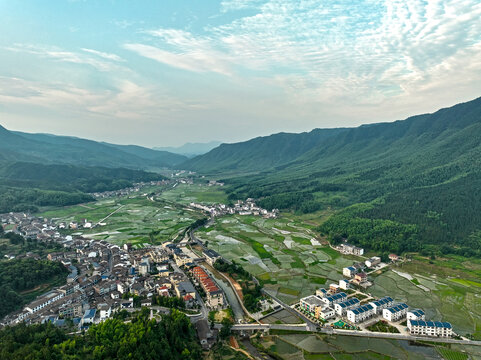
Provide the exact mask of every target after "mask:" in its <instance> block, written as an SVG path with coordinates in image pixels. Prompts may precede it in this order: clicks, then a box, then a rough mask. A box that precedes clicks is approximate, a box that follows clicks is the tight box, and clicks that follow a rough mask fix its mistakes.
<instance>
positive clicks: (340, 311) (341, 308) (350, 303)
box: [334, 297, 360, 316]
mask: <svg viewBox="0 0 481 360" xmlns="http://www.w3.org/2000/svg"><path fill="white" fill-rule="evenodd" d="M359 304H360V301H359V299H358V298H355V297H353V298H350V299H348V300H346V301H343V302H341V303H339V304H335V305H334V310H335V311H336V313H337V315H339V316H343V315H346V312H347V310H350V309H353V308H355V307H358V306H359Z"/></svg>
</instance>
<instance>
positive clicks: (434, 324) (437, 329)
mask: <svg viewBox="0 0 481 360" xmlns="http://www.w3.org/2000/svg"><path fill="white" fill-rule="evenodd" d="M408 329H409V333H410V334H411V335H425V336H437V337H450V336H453V327H452V325H451V324H450V323H448V322H441V321H424V320H409V321H408Z"/></svg>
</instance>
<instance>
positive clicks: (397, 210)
mask: <svg viewBox="0 0 481 360" xmlns="http://www.w3.org/2000/svg"><path fill="white" fill-rule="evenodd" d="M480 116H481V98H478V99H476V100H473V101H470V102H467V103H463V104H458V105H456V106H453V107H451V108H448V109H442V110H439V111H437V112H436V113H433V114H425V115H420V116H414V117H411V118H408V119H406V120H404V121H397V122H394V123H381V124H373V125H368V126H361V127H358V128H353V129H338V132H333V133H330V136H327V137H326V136H325V135H326V134H325V133H324V132H323V131H321V130H319V131H317V132H312V133H310V134H308V135H309V136H308V135H306V134H278V135H274V136H271V137H267V138H258V139H254V140H251V141H250V142H245V143H239V144H232V145H229V146H225V147H224V148H222V146H221V147H219V148H218V149H214V150H213V151H211V152H210V153H208V154H205V155H203V156H200V157H197V158H195V159H193V160H190V161H189V162H187V163H186V166H191V168H193V169H196V170H198V171H200V172H204V173H216V174H226V173H229V172H231V173H236V174H238V175H242V174H249V176H244V177H243V176H237V177H231V178H227V179H226V180H225V182H226V187H225V189H226V191H227V192H228V194H229V199H231V200H236V199H245V198H247V197H253V198H256V199H260V200H259V201H258V203H259V204H260V205H261V206H264V207H267V208H278V209H281V210H289V211H295V212H297V213H305V212H312V211H318V210H319V209H321V210H327V209H331V210H332V209H334V210H336V213H335V214H334V215H333V216H332V219H331V220H330V222H328V223H327V224H326V225H325V226H324V227H323V228H321V230H322V231H323V232H325V233H326V234H328V235H329V236H330V237H331V238H334V237H335V236H336V235H346V237H348V238H350V240H352V241H353V242H355V243H357V244H362V245H363V246H364V247H365V248H367V249H372V250H376V251H379V250H384V251H393V252H403V251H422V250H424V251H425V252H428V253H429V252H435V253H441V254H457V255H463V256H474V257H476V256H478V257H479V255H480V254H481V253H480V251H481V250H480V249H481V235H480V234H481V229H480V228H479V224H480V223H481V213H480V212H479V211H477V209H479V208H480V206H481V176H480V175H481V174H480V172H479V169H480V168H481V166H480V165H481V160H480V159H481V144H480V143H479V141H478V138H479V134H480V133H481V122H480ZM316 137H317V138H318V139H320V138H321V137H323V138H322V141H319V142H316V141H315V140H313V138H316ZM291 143H292V144H296V148H297V149H298V151H297V150H296V151H293V152H292V154H293V155H292V157H289V156H288V155H285V154H284V153H283V149H284V148H286V149H289V146H290V144H291ZM308 143H309V144H311V145H310V146H308V145H307V144H308ZM269 148H271V149H272V150H271V151H269V150H267V149H269ZM231 149H232V151H230V150H231ZM259 149H260V150H262V151H260V150H259ZM221 150H222V153H221ZM234 150H235V151H234ZM252 153H257V154H260V155H259V156H261V157H262V158H266V159H264V160H262V161H261V160H258V159H257V158H256V157H255V156H252ZM243 159H245V160H243ZM247 159H251V160H250V161H247ZM269 162H270V164H269ZM257 164H259V165H257ZM269 165H270V167H269ZM253 173H254V174H253ZM351 205H354V207H350V208H349V206H351ZM346 207H348V208H347V209H346V210H342V209H344V208H346ZM351 216H353V218H350V217H351ZM341 229H342V231H341ZM371 239H372V240H371ZM431 245H436V246H435V247H434V246H431Z"/></svg>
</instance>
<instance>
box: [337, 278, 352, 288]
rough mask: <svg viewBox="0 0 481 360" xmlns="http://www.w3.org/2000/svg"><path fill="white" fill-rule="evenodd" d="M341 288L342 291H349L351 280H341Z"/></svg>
mask: <svg viewBox="0 0 481 360" xmlns="http://www.w3.org/2000/svg"><path fill="white" fill-rule="evenodd" d="M339 287H340V288H341V289H342V290H347V289H349V287H350V284H349V280H346V279H341V280H339Z"/></svg>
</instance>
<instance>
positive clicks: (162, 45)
mask: <svg viewBox="0 0 481 360" xmlns="http://www.w3.org/2000/svg"><path fill="white" fill-rule="evenodd" d="M0 14H1V18H2V21H1V23H0V124H2V125H3V126H5V127H7V128H9V129H15V130H21V131H27V132H49V133H55V134H65V135H75V136H79V137H86V138H92V139H96V140H105V141H110V142H115V143H124V144H126V143H135V144H141V145H146V146H171V145H180V144H183V143H185V142H188V141H195V142H199V141H200V142H204V141H210V140H220V141H224V142H233V141H240V140H245V139H248V138H251V137H255V136H259V135H267V134H271V133H275V132H280V131H290V132H300V131H307V130H311V129H313V128H318V127H336V126H357V125H360V124H362V123H372V122H379V121H393V120H397V119H402V118H405V117H407V116H409V115H414V114H418V113H423V112H431V111H435V110H437V109H438V108H441V107H446V106H451V105H453V104H455V103H458V102H461V101H467V100H471V99H473V98H476V97H478V96H481V91H480V90H481V21H479V19H481V3H480V2H479V1H478V0H464V1H458V0H427V1H416V0H390V1H388V0H386V1H375V0H356V1H342V0H341V1H339V0H337V1H336V0H335V1H327V0H325V1H314V0H296V1H293V0H291V1H288V0H223V1H210V0H209V1H200V0H199V1H194V0H191V1H179V0H176V1H170V0H162V1H160V0H156V1H148V0H136V1H132V0H49V1H38V0H15V1H12V0H0Z"/></svg>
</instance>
